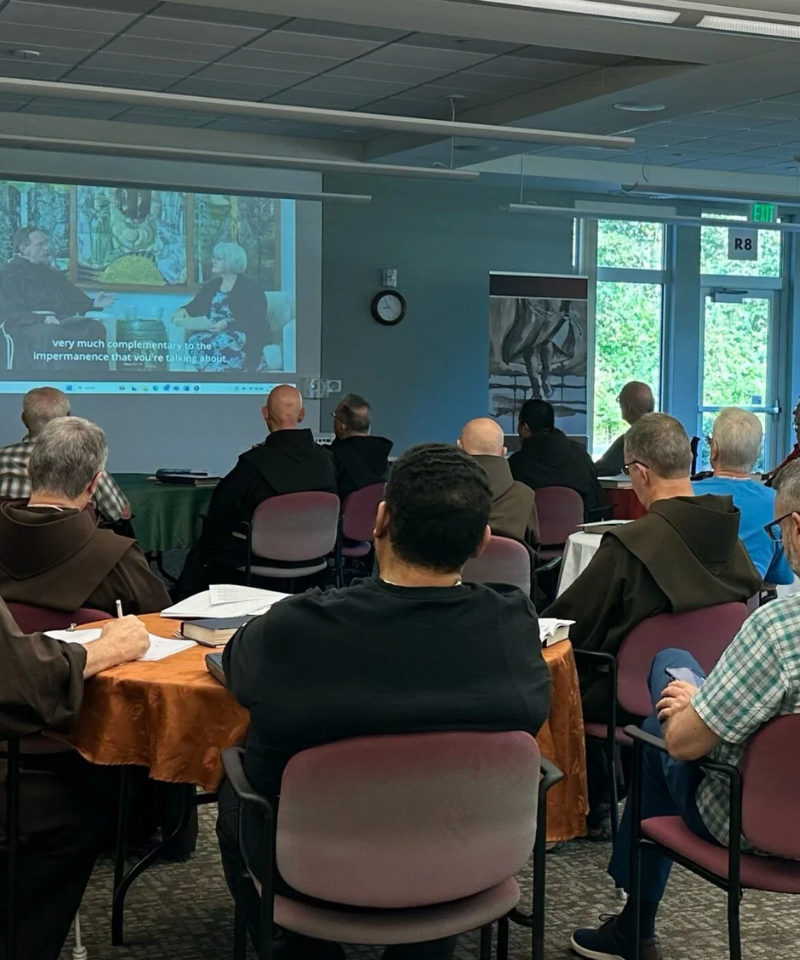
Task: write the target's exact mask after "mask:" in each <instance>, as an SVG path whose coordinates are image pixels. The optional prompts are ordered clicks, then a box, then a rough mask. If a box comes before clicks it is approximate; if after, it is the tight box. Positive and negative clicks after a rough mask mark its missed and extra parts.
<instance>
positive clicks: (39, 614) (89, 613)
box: [7, 601, 111, 633]
mask: <svg viewBox="0 0 800 960" xmlns="http://www.w3.org/2000/svg"><path fill="white" fill-rule="evenodd" d="M7 606H8V609H9V612H10V613H11V616H12V617H13V618H14V620H15V621H16V623H17V626H18V627H19V628H20V630H21V631H22V632H23V633H37V632H38V631H40V630H41V631H45V630H68V629H69V627H70V626H71V625H72V624H73V623H78V624H81V623H94V622H95V621H97V620H109V619H110V618H111V614H110V613H106V612H105V611H104V610H93V609H92V608H91V607H81V609H80V610H74V611H72V612H70V611H64V610H52V609H51V608H50V607H37V606H34V604H32V603H14V602H13V601H10V602H9V603H8V604H7Z"/></svg>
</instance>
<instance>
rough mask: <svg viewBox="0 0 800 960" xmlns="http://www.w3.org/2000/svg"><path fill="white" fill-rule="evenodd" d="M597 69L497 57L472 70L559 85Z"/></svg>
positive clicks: (495, 75) (584, 65) (573, 64)
mask: <svg viewBox="0 0 800 960" xmlns="http://www.w3.org/2000/svg"><path fill="white" fill-rule="evenodd" d="M596 69H597V68H596V67H591V66H587V65H586V64H577V63H554V62H553V61H548V60H533V59H527V60H524V59H522V58H521V57H516V56H510V57H495V58H494V59H493V60H488V61H487V62H486V63H479V64H478V65H477V66H476V67H473V68H472V72H473V73H482V74H487V75H490V76H494V77H519V78H525V79H527V80H545V81H546V82H548V83H557V82H558V81H560V80H567V79H568V78H569V77H577V76H579V75H580V74H582V73H591V72H592V71H593V70H596Z"/></svg>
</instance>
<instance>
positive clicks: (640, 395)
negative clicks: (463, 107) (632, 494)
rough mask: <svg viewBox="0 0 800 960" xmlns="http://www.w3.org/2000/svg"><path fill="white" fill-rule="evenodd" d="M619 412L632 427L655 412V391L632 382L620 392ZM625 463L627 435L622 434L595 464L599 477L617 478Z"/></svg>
mask: <svg viewBox="0 0 800 960" xmlns="http://www.w3.org/2000/svg"><path fill="white" fill-rule="evenodd" d="M617 403H618V404H619V412H620V415H621V416H622V419H623V420H624V421H625V423H628V424H630V425H631V426H632V425H633V424H634V423H636V421H637V420H640V419H641V418H642V417H644V416H645V415H646V414H648V413H652V412H653V410H655V406H656V402H655V398H654V397H653V391H652V390H651V389H650V387H648V386H647V384H646V383H642V382H641V381H640V380H631V381H630V383H626V384H625V386H624V387H623V388H622V389H621V390H620V392H619V396H618V397H617ZM624 462H625V434H624V433H623V434H620V436H618V437H617V439H616V440H615V441H614V442H613V443H612V444H611V446H610V447H609V448H608V450H606V452H605V453H604V454H603V456H602V457H600V459H599V460H598V461H597V462H596V463H595V465H594V466H595V470H596V471H597V476H598V477H616V476H617V475H618V474H620V473H622V464H623V463H624Z"/></svg>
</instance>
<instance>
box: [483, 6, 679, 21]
mask: <svg viewBox="0 0 800 960" xmlns="http://www.w3.org/2000/svg"><path fill="white" fill-rule="evenodd" d="M480 2H481V3H498V4H501V5H503V6H511V7H530V8H532V9H535V10H552V11H553V12H554V13H583V14H586V15H587V16H590V17H609V18H611V19H613V20H643V21H645V22H647V23H675V21H676V20H677V19H678V17H679V16H680V15H681V14H680V11H679V10H661V9H659V8H657V7H628V6H625V5H623V4H621V3H601V2H599V0H480Z"/></svg>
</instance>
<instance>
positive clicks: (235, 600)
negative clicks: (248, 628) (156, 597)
mask: <svg viewBox="0 0 800 960" xmlns="http://www.w3.org/2000/svg"><path fill="white" fill-rule="evenodd" d="M288 596H290V594H288V593H279V592H278V591H277V590H260V589H259V588H258V587H242V586H238V585H237V584H232V583H218V584H215V585H214V586H213V587H211V589H210V590H204V591H203V592H202V593H196V594H195V595H194V596H193V597H187V599H186V600H181V602H180V603H175V604H173V605H172V606H171V607H167V608H166V610H162V611H161V616H162V617H173V618H175V619H176V620H187V619H188V620H194V619H200V620H206V619H212V618H215V617H225V618H228V617H248V616H251V617H254V616H258V615H259V614H262V613H266V612H267V610H269V608H270V607H271V606H272V605H273V604H275V603H278V601H279V600H285V599H286V598H287V597H288Z"/></svg>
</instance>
